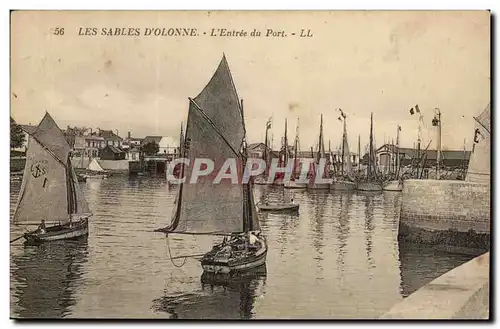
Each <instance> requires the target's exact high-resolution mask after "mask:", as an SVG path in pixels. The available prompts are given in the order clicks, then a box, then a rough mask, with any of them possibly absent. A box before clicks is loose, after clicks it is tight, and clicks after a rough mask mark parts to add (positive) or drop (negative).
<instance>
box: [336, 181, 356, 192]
mask: <svg viewBox="0 0 500 329" xmlns="http://www.w3.org/2000/svg"><path fill="white" fill-rule="evenodd" d="M331 189H332V190H336V191H352V190H355V189H356V183H354V182H350V181H346V180H334V181H333V182H332V185H331Z"/></svg>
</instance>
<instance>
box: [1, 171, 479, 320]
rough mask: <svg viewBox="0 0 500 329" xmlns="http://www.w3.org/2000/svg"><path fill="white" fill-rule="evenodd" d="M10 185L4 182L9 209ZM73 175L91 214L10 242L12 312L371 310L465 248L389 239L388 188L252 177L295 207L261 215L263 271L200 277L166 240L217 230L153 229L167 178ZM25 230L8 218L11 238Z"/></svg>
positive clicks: (440, 269)
mask: <svg viewBox="0 0 500 329" xmlns="http://www.w3.org/2000/svg"><path fill="white" fill-rule="evenodd" d="M20 184H21V182H20V181H11V195H10V197H11V217H12V213H13V211H14V209H15V203H16V200H17V195H18V192H19V189H20ZM80 184H81V188H82V190H83V192H84V194H85V196H86V198H87V201H88V203H89V205H90V208H91V209H92V211H93V213H94V216H93V217H92V219H91V221H90V224H89V236H88V239H87V240H85V241H74V242H69V241H68V242H60V243H50V244H45V245H41V246H38V247H34V246H30V247H28V246H24V245H23V243H22V240H19V241H17V242H15V243H13V244H11V250H10V256H11V262H10V279H11V280H10V281H11V283H10V287H11V292H10V294H11V297H10V299H11V317H13V318H58V317H67V318H142V319H153V318H178V319H201V318H205V319H249V318H250V319H346V318H351V319H373V318H377V317H379V316H381V315H382V314H383V313H384V312H386V311H388V310H389V309H390V308H391V307H392V306H393V305H395V304H396V303H398V302H400V301H401V300H402V299H403V298H405V297H407V296H408V295H409V294H411V293H412V292H414V291H415V290H417V289H418V288H420V287H421V286H423V285H424V284H426V283H428V282H430V281H431V280H432V279H434V278H436V277H438V276H440V275H442V274H444V273H445V272H447V271H449V270H450V269H452V268H454V267H456V266H458V265H460V264H462V263H464V262H466V261H468V260H469V259H470V258H472V257H471V256H466V255H458V254H449V253H445V252H440V251H434V250H432V249H430V248H429V247H423V246H414V245H412V246H406V245H399V244H398V240H397V232H398V219H399V209H400V202H401V201H400V197H401V194H400V193H398V192H389V191H387V192H380V193H373V192H372V193H361V192H342V193H340V192H333V191H331V192H329V191H319V190H318V191H288V190H286V191H285V192H283V190H282V189H281V188H277V187H272V186H255V200H256V202H266V201H267V200H279V199H282V198H283V197H285V195H284V194H283V193H285V194H286V197H287V198H289V197H292V198H293V199H294V201H295V202H297V203H299V204H300V210H299V212H298V214H271V213H265V214H261V217H260V218H261V227H262V231H263V234H264V235H265V236H266V238H267V242H268V246H269V251H268V254H267V264H266V269H265V270H266V274H265V275H263V274H260V275H255V276H249V277H247V278H244V279H239V280H235V281H234V282H228V283H226V284H205V283H202V282H201V275H202V269H201V266H200V264H199V262H198V261H197V260H196V259H194V258H188V259H184V258H176V259H174V260H173V261H171V259H170V256H169V250H170V254H171V256H172V257H178V256H183V255H195V254H202V253H204V252H206V251H208V250H210V248H211V246H212V244H213V243H214V242H220V240H221V239H220V238H216V237H211V236H196V237H194V236H190V235H170V236H169V237H168V239H167V238H166V237H165V235H163V234H159V233H153V230H154V229H155V228H159V227H164V226H166V225H167V224H169V222H170V218H171V214H172V211H173V209H174V202H175V197H176V187H169V186H168V185H167V182H166V180H164V179H159V178H144V177H138V178H129V177H126V176H116V177H111V178H109V179H105V180H94V179H90V180H88V181H87V182H86V183H80ZM48 224H50V221H49V222H48ZM30 228H33V227H32V226H30ZM25 229H26V226H24V225H14V224H13V223H11V239H12V238H15V237H18V236H20V235H21V234H22V233H23V232H24V231H25Z"/></svg>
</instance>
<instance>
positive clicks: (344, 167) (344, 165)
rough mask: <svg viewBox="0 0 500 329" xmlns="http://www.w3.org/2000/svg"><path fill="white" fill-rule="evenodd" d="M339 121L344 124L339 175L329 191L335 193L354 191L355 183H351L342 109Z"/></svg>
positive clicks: (344, 117) (350, 167) (345, 119)
mask: <svg viewBox="0 0 500 329" xmlns="http://www.w3.org/2000/svg"><path fill="white" fill-rule="evenodd" d="M339 111H340V115H341V116H340V117H339V119H340V120H342V121H343V123H344V130H343V133H342V151H341V154H340V173H339V175H338V176H337V177H336V178H335V179H334V180H333V182H332V185H331V189H332V190H336V191H351V190H354V189H356V183H354V182H352V161H351V152H350V150H349V143H348V140H347V115H346V113H345V112H344V111H342V109H339Z"/></svg>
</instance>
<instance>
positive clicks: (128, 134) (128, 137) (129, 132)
mask: <svg viewBox="0 0 500 329" xmlns="http://www.w3.org/2000/svg"><path fill="white" fill-rule="evenodd" d="M128 139H130V131H129V132H128Z"/></svg>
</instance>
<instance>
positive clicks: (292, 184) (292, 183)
mask: <svg viewBox="0 0 500 329" xmlns="http://www.w3.org/2000/svg"><path fill="white" fill-rule="evenodd" d="M299 145H300V143H299V119H298V118H297V128H296V130H295V144H294V146H293V170H292V177H291V178H290V180H288V181H286V182H285V185H284V187H285V188H287V189H306V188H307V183H299V182H297V181H296V178H300V171H301V166H299V159H298V154H299Z"/></svg>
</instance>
